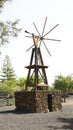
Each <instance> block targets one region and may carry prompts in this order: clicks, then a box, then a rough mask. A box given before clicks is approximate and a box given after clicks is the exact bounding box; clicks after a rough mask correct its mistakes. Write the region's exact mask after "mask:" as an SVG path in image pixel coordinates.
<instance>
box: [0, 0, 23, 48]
mask: <svg viewBox="0 0 73 130" xmlns="http://www.w3.org/2000/svg"><path fill="white" fill-rule="evenodd" d="M7 1H10V0H0V9H2V8H3V7H4V3H6V2H7ZM0 13H1V12H0ZM18 23H19V20H15V21H14V22H11V21H6V22H5V23H4V22H3V21H0V46H2V45H4V44H6V43H8V39H9V37H10V36H13V37H16V36H18V33H19V32H20V31H21V29H20V28H18V27H17V25H18Z"/></svg>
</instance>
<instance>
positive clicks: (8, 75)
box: [1, 55, 16, 82]
mask: <svg viewBox="0 0 73 130" xmlns="http://www.w3.org/2000/svg"><path fill="white" fill-rule="evenodd" d="M1 73H2V74H1V81H2V82H4V81H6V82H7V81H11V80H12V81H14V80H15V79H16V75H15V73H14V70H13V67H12V64H11V62H10V58H9V56H8V55H6V57H5V59H4V62H3V67H2V72H1Z"/></svg>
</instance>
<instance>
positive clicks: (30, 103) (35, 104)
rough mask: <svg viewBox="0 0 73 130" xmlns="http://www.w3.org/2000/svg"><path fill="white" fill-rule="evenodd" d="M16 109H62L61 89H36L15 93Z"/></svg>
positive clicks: (37, 110)
mask: <svg viewBox="0 0 73 130" xmlns="http://www.w3.org/2000/svg"><path fill="white" fill-rule="evenodd" d="M15 106H16V110H18V111H24V112H32V113H40V112H48V111H49V112H50V111H58V110H61V109H62V104H61V91H59V90H56V91H48V90H35V91H19V92H16V93H15Z"/></svg>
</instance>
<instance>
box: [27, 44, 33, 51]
mask: <svg viewBox="0 0 73 130" xmlns="http://www.w3.org/2000/svg"><path fill="white" fill-rule="evenodd" d="M33 46H34V45H32V46H31V47H29V48H28V49H27V50H26V51H29V50H30V49H31V48H32V47H33Z"/></svg>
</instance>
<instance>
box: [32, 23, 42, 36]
mask: <svg viewBox="0 0 73 130" xmlns="http://www.w3.org/2000/svg"><path fill="white" fill-rule="evenodd" d="M33 25H34V27H35V29H36V31H37V33H38V34H39V36H40V37H41V35H40V33H39V31H38V29H37V27H36V25H35V23H33Z"/></svg>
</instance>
